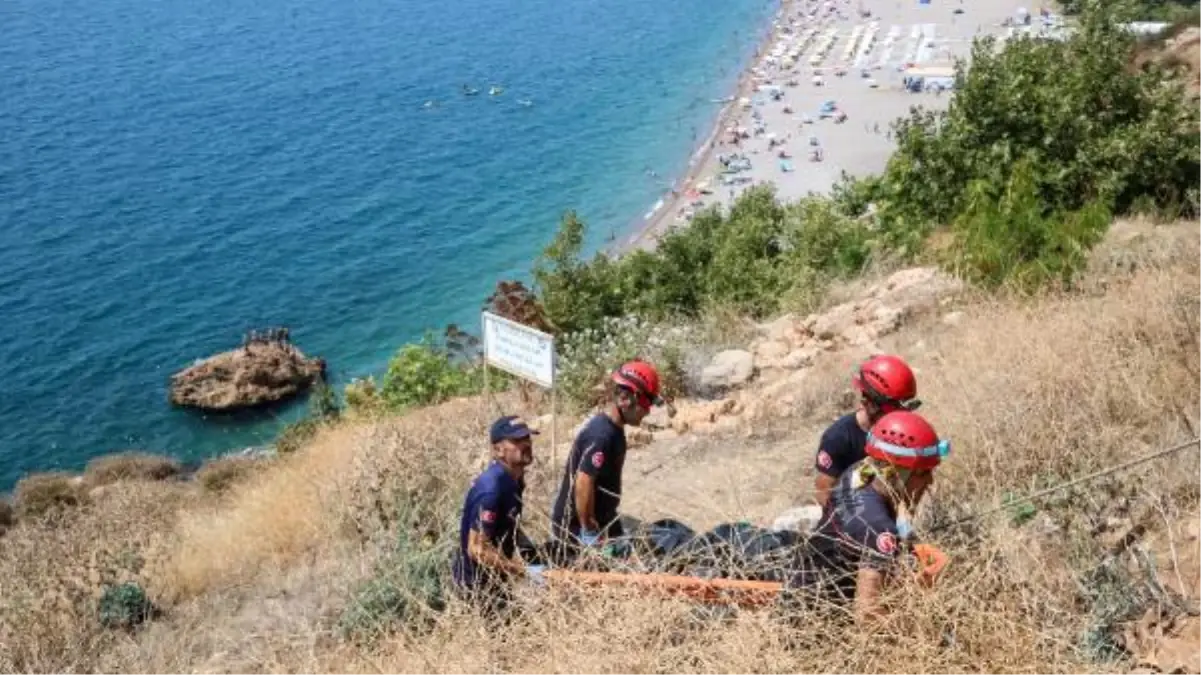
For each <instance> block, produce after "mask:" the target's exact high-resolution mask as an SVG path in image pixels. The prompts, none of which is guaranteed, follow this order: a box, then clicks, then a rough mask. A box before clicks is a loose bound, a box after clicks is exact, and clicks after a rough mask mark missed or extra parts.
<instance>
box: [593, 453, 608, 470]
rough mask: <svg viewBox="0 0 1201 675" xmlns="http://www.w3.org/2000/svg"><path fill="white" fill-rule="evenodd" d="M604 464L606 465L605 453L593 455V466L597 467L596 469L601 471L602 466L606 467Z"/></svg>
mask: <svg viewBox="0 0 1201 675" xmlns="http://www.w3.org/2000/svg"><path fill="white" fill-rule="evenodd" d="M604 464H605V453H603V452H594V453H592V466H595V467H596V468H598V469H599V468H601V467H602V466H604Z"/></svg>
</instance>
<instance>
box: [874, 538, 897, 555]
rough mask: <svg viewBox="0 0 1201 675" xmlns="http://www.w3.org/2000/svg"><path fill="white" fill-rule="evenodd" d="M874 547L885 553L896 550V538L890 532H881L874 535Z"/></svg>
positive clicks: (891, 552)
mask: <svg viewBox="0 0 1201 675" xmlns="http://www.w3.org/2000/svg"><path fill="white" fill-rule="evenodd" d="M876 549H877V550H878V551H880V552H881V553H884V554H886V555H892V554H893V553H896V551H897V538H896V536H895V535H894V534H893V533H892V532H881V533H880V534H879V535H878V536H877V537H876Z"/></svg>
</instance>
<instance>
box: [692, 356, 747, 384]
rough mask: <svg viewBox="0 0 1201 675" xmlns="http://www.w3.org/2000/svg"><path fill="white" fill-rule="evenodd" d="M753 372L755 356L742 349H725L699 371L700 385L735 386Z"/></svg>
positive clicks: (744, 380)
mask: <svg viewBox="0 0 1201 675" xmlns="http://www.w3.org/2000/svg"><path fill="white" fill-rule="evenodd" d="M754 374H755V357H754V356H753V355H752V354H751V353H750V352H748V351H746V350H743V349H727V350H725V351H723V352H718V354H717V356H714V357H713V360H712V361H711V362H710V363H709V365H708V366H706V367H705V369H704V370H703V371H701V386H702V387H705V388H708V389H714V388H725V387H735V386H738V385H740V384H743V383H744V382H746V381H747V380H749V379H751V377H752V376H753V375H754Z"/></svg>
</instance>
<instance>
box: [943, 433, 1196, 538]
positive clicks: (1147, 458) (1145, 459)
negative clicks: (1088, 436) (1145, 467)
mask: <svg viewBox="0 0 1201 675" xmlns="http://www.w3.org/2000/svg"><path fill="white" fill-rule="evenodd" d="M1198 442H1201V438H1194V439H1192V440H1188V441H1185V442H1183V443H1179V444H1177V445H1173V446H1171V447H1169V448H1165V449H1163V450H1158V451H1156V452H1153V453H1151V454H1149V455H1145V456H1143V457H1139V458H1138V459H1132V460H1130V461H1129V462H1125V463H1122V464H1118V465H1117V466H1111V467H1109V468H1107V469H1101V470H1100V471H1094V472H1093V473H1090V474H1088V475H1086V476H1081V477H1080V478H1076V479H1073V480H1070V481H1068V482H1066V483H1060V484H1059V485H1055V486H1052V487H1049V488H1046V489H1045V490H1039V491H1038V492H1035V493H1033V494H1029V495H1026V496H1025V497H1019V498H1015V499H1010V500H1009V501H1007V502H1005V503H1004V504H1002V505H1000V506H998V507H996V508H992V509H988V510H987V511H981V512H979V513H973V514H971V515H969V516H965V517H963V518H959V519H957V520H952V521H951V522H949V523H942V524H939V525H935V526H934V527H930V528H926V531H927V532H936V531H938V530H942V529H945V528H948V527H954V526H956V525H962V524H964V523H967V522H970V521H973V520H976V519H978V518H983V517H984V516H988V515H992V514H994V513H997V512H998V511H1004V510H1005V509H1008V508H1009V507H1011V506H1015V505H1017V504H1021V503H1022V502H1028V501H1033V500H1035V499H1038V498H1039V497H1045V496H1046V495H1049V494H1051V493H1053V492H1058V491H1059V490H1063V489H1065V488H1070V487H1073V486H1076V485H1079V484H1081V483H1087V482H1088V481H1090V480H1093V479H1094V478H1100V477H1101V476H1106V475H1109V474H1111V473H1117V472H1118V471H1121V470H1123V469H1129V468H1130V467H1132V466H1136V465H1139V464H1142V463H1144V462H1149V461H1151V460H1153V459H1158V458H1160V457H1163V456H1164V455H1170V454H1172V453H1173V452H1179V451H1181V450H1183V449H1185V448H1187V447H1189V446H1192V445H1196V444H1197V443H1198Z"/></svg>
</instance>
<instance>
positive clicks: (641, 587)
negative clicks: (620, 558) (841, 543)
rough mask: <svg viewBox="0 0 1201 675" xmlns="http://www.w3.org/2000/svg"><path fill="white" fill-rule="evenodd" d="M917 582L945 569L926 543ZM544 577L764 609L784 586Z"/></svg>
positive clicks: (600, 575) (631, 576)
mask: <svg viewBox="0 0 1201 675" xmlns="http://www.w3.org/2000/svg"><path fill="white" fill-rule="evenodd" d="M913 555H914V557H915V558H917V561H918V566H919V571H918V581H919V583H921V584H922V585H923V586H926V587H930V586H933V585H934V581H935V580H936V579H937V577H938V575H939V574H941V573H942V571H943V569H944V568H945V567H946V566H947V562H948V558H947V554H946V553H943V552H942V551H940V550H939V549H938V548H936V547H934V546H931V545H930V544H915V545H914V546H913ZM545 578H546V582H547V585H548V586H551V587H556V586H558V587H571V586H584V587H591V588H596V587H610V588H628V589H632V590H636V591H645V592H651V593H658V594H661V595H669V596H671V595H675V596H681V597H685V598H688V599H690V600H695V601H698V602H704V603H708V604H736V605H739V606H741V607H764V606H767V605H770V604H772V603H773V602H774V601H775V600H776V596H777V595H779V593H780V591H782V590H784V584H782V583H779V582H776V581H748V580H743V579H701V578H699V577H688V576H680V575H675V574H658V573H649V574H646V573H626V572H585V571H582V570H572V569H558V570H547V571H546V572H545Z"/></svg>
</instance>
